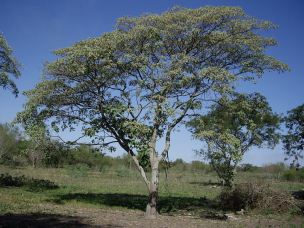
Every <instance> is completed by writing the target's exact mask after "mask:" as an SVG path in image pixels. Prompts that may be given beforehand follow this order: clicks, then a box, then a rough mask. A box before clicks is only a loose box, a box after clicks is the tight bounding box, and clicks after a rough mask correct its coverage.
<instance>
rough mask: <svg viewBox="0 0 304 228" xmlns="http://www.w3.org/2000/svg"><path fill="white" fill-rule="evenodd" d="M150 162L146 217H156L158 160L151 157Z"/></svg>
mask: <svg viewBox="0 0 304 228" xmlns="http://www.w3.org/2000/svg"><path fill="white" fill-rule="evenodd" d="M152 160H153V162H151V168H152V172H151V181H150V188H149V199H148V204H147V207H146V214H145V217H146V218H150V219H154V218H156V217H157V200H158V177H159V173H158V164H159V161H158V159H157V158H154V159H152Z"/></svg>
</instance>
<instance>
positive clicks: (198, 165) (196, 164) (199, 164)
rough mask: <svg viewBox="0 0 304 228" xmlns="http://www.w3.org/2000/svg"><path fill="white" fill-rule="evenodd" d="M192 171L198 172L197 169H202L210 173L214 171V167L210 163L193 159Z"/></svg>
mask: <svg viewBox="0 0 304 228" xmlns="http://www.w3.org/2000/svg"><path fill="white" fill-rule="evenodd" d="M191 171H194V172H197V171H202V172H205V173H209V172H211V171H212V168H211V166H210V165H208V164H206V163H204V162H201V161H192V162H191Z"/></svg>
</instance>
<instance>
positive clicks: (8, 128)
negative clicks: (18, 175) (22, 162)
mask: <svg viewBox="0 0 304 228" xmlns="http://www.w3.org/2000/svg"><path fill="white" fill-rule="evenodd" d="M20 140H21V134H20V132H19V131H18V129H17V128H15V127H13V126H12V125H10V124H0V163H5V164H13V163H15V160H16V158H17V157H18V156H19V152H20V151H19V147H18V146H19V142H20Z"/></svg>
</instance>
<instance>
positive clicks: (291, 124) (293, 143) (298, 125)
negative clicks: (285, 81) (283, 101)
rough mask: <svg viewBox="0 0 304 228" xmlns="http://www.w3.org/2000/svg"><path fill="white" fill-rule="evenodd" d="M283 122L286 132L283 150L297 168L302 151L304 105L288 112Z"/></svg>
mask: <svg viewBox="0 0 304 228" xmlns="http://www.w3.org/2000/svg"><path fill="white" fill-rule="evenodd" d="M284 122H285V126H286V128H287V130H288V132H287V134H285V135H283V148H284V150H285V153H286V155H287V157H288V158H292V159H293V161H292V165H293V166H296V167H299V166H300V159H303V151H304V104H302V105H299V106H298V107H296V108H294V109H292V110H290V111H288V113H287V116H286V117H285V118H284Z"/></svg>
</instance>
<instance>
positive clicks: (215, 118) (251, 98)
mask: <svg viewBox="0 0 304 228" xmlns="http://www.w3.org/2000/svg"><path fill="white" fill-rule="evenodd" d="M279 124H280V117H279V116H278V115H277V114H275V113H273V112H272V110H271V107H270V106H269V104H268V102H267V101H266V98H265V97H263V96H262V95H260V94H258V93H253V94H249V95H246V94H236V95H235V97H234V98H233V99H227V98H222V99H220V100H219V101H218V103H216V104H214V105H213V106H212V107H211V110H210V112H208V113H207V114H206V115H203V116H200V117H197V118H194V119H193V120H191V121H190V122H189V124H188V126H189V127H190V128H191V129H192V132H193V134H194V136H195V137H196V138H198V139H200V140H202V141H203V142H204V143H205V147H204V148H203V149H201V150H200V151H199V154H200V155H202V156H203V157H204V158H205V159H207V160H209V161H210V164H211V165H212V167H213V169H214V170H215V171H216V173H217V175H218V177H219V178H220V179H221V180H222V181H223V183H224V184H225V185H226V186H231V184H232V181H233V177H234V174H235V169H236V167H237V165H238V164H239V163H240V161H241V160H242V159H243V156H244V154H245V153H246V152H247V151H248V150H249V149H250V147H252V146H258V147H261V146H263V145H264V144H266V145H267V146H269V147H271V148H272V147H274V146H275V145H276V144H277V143H278V142H279V133H278V132H277V130H278V129H279Z"/></svg>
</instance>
